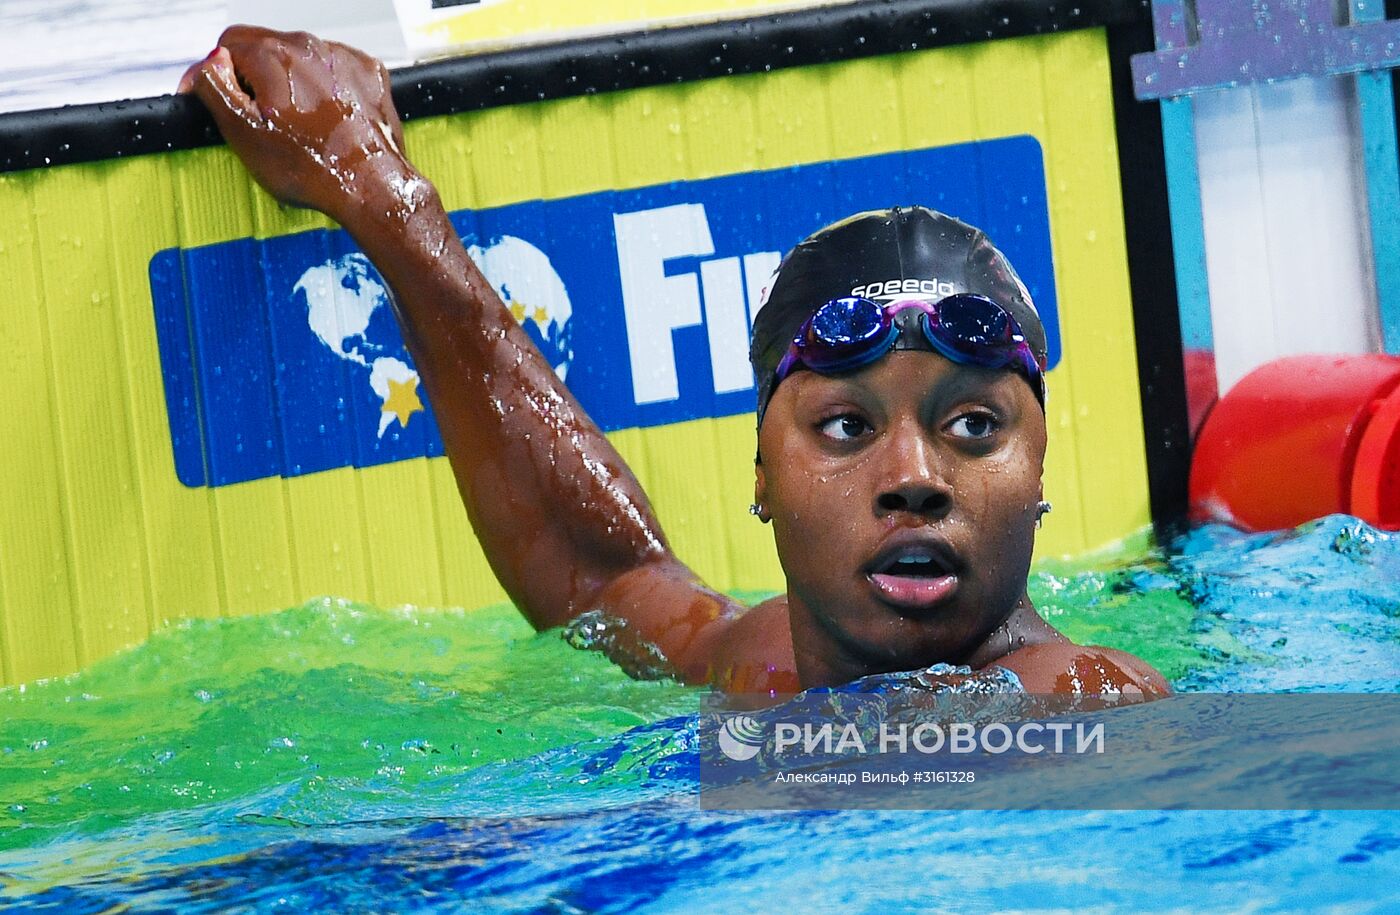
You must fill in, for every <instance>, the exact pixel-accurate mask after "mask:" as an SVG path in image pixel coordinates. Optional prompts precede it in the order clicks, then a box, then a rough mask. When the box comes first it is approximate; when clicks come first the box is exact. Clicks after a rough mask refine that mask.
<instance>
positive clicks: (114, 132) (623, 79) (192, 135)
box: [0, 0, 1149, 172]
mask: <svg viewBox="0 0 1400 915" xmlns="http://www.w3.org/2000/svg"><path fill="white" fill-rule="evenodd" d="M1148 20H1149V10H1148V5H1147V0H1060V2H1045V0H879V2H876V0H869V2H858V3H847V4H842V5H838V6H829V7H820V8H815V9H803V10H796V11H791V12H784V13H773V14H768V15H760V16H753V17H750V18H745V19H729V20H722V21H719V22H713V23H705V24H700V25H688V26H676V27H671V28H656V29H648V30H641V31H635V32H628V33H625V34H617V35H606V36H598V37H590V38H582V39H577V40H570V41H563V42H557V43H550V44H539V45H534V46H529V47H522V48H516V49H509V50H504V51H496V52H491V53H484V54H479V55H474V56H467V57H458V58H452V59H448V60H440V61H434V62H431V63H426V64H420V65H415V66H411V67H405V68H402V69H399V70H395V71H394V73H393V77H392V80H393V93H394V102H395V104H397V105H398V108H399V111H400V113H401V114H402V115H403V117H404V119H405V120H409V119H413V118H423V117H432V116H436V115H445V114H454V113H457V112H461V111H474V110H482V109H486V108H495V107H501V106H506V105H517V104H521V103H525V102H537V101H543V100H547V99H558V98H569V97H573V96H580V95H593V94H597V93H602V92H615V91H620V90H625V89H636V88H641V87H645V86H657V85H664V84H670V83H682V82H689V81H693V80H701V79H709V78H713V77H720V76H732V75H737V74H746V73H761V72H768V71H772V70H780V69H786V68H789V67H802V66H810V65H813V64H822V63H832V62H835V61H841V60H853V59H856V58H862V57H873V56H878V55H882V54H895V53H901V52H908V51H914V50H923V49H927V48H934V47H945V46H950V45H958V44H968V43H973V42H980V41H989V40H993V39H998V38H1014V37H1020V36H1025V35H1038V34H1044V33H1048V32H1059V31H1069V30H1074V29H1081V28H1095V27H1103V26H1121V25H1126V24H1131V23H1143V22H1147V21H1148ZM220 142H222V141H221V139H220V138H219V135H218V131H217V130H216V129H215V128H214V122H213V121H212V120H211V119H210V117H209V115H208V113H207V112H206V111H205V110H204V109H203V108H202V107H201V106H200V105H199V104H198V102H196V101H194V100H193V99H190V98H187V97H183V96H171V95H164V96H159V97H156V98H143V99H132V100H129V101H121V102H104V103H101V104H95V105H72V106H67V107H63V108H47V109H39V110H34V111H19V112H13V113H8V114H0V172H15V171H23V170H27V169H32V168H43V167H47V166H55V165H73V164H77V163H82V162H97V161H102V160H106V159H115V158H123V157H128V156H136V155H145V154H149V153H161V152H169V151H172V150H179V149H193V148H197V147H201V146H213V145H216V144H218V143H220Z"/></svg>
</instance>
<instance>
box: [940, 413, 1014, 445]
mask: <svg viewBox="0 0 1400 915" xmlns="http://www.w3.org/2000/svg"><path fill="white" fill-rule="evenodd" d="M1000 428H1001V423H999V422H998V421H997V418H996V416H995V415H994V414H992V413H988V412H986V411H984V410H973V411H971V412H968V413H964V414H962V415H961V416H959V417H958V418H956V419H954V420H953V421H952V422H951V423H949V424H948V431H949V432H951V433H952V434H953V436H954V437H956V438H972V439H978V438H989V437H991V436H992V435H995V434H996V432H997V430H998V429H1000Z"/></svg>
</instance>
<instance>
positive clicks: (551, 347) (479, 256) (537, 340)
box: [467, 235, 574, 381]
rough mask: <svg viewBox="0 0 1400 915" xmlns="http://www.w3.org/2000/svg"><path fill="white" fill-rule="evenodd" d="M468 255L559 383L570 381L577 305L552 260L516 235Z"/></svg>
mask: <svg viewBox="0 0 1400 915" xmlns="http://www.w3.org/2000/svg"><path fill="white" fill-rule="evenodd" d="M467 253H468V254H470V255H471V259H472V261H473V262H475V263H476V265H477V267H478V268H480V270H481V272H482V274H483V275H484V276H485V277H486V281H487V282H488V283H490V284H491V286H492V287H493V288H494V289H495V290H496V292H497V294H499V295H500V297H501V301H502V302H504V303H505V305H506V307H507V308H509V309H510V311H511V314H513V315H515V320H517V321H519V322H520V326H521V327H523V328H524V329H525V333H526V334H527V335H529V337H530V340H531V341H532V342H533V343H534V344H535V346H536V347H538V348H539V351H540V352H541V353H543V354H544V356H545V358H546V359H548V360H549V364H550V365H552V366H554V371H555V373H556V374H558V376H559V378H560V380H563V381H567V380H568V375H569V365H570V363H572V362H573V360H574V348H573V343H572V341H571V339H570V321H571V320H572V318H573V315H574V307H573V304H572V303H571V302H570V301H569V293H568V290H566V289H565V288H564V281H563V280H562V279H560V278H559V274H558V272H557V271H555V269H554V265H553V264H551V263H550V262H549V257H548V256H546V255H545V253H544V252H543V251H541V250H540V249H539V248H536V247H535V246H534V245H532V244H530V243H529V242H528V241H525V240H524V239H520V238H516V237H515V236H513V235H503V236H501V237H500V238H498V239H496V240H495V241H494V242H493V243H492V244H490V245H488V246H487V247H485V248H482V247H480V246H478V245H472V246H471V247H469V248H468V249H467Z"/></svg>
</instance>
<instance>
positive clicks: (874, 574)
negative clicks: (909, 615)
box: [867, 543, 958, 611]
mask: <svg viewBox="0 0 1400 915" xmlns="http://www.w3.org/2000/svg"><path fill="white" fill-rule="evenodd" d="M869 568H870V571H869V572H868V573H867V577H868V578H869V579H870V583H871V584H872V585H873V586H874V588H875V591H876V593H877V594H878V595H879V597H880V599H881V600H883V601H884V602H885V603H888V604H891V605H892V606H894V607H895V608H897V609H900V610H914V611H920V610H930V609H932V608H934V607H935V606H937V605H938V604H941V603H942V602H944V601H945V600H947V599H948V598H949V597H951V596H952V594H953V592H954V591H956V590H957V587H958V575H957V572H956V570H955V568H954V565H953V563H952V561H951V560H950V558H949V557H948V556H947V555H946V552H945V551H944V550H943V549H940V548H939V547H936V546H934V545H931V544H917V543H916V544H909V545H905V546H896V547H894V548H892V549H888V550H885V551H884V552H882V553H881V554H880V555H879V556H878V557H877V558H876V560H875V562H873V563H872V564H871V565H870V567H869Z"/></svg>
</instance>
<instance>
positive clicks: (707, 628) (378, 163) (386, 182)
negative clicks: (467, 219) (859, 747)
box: [181, 26, 738, 680]
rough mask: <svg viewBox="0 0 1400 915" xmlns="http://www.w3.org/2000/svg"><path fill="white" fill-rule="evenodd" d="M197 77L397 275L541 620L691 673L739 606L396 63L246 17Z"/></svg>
mask: <svg viewBox="0 0 1400 915" xmlns="http://www.w3.org/2000/svg"><path fill="white" fill-rule="evenodd" d="M219 45H220V46H219V48H218V49H216V51H215V52H214V53H213V54H212V55H210V57H209V58H208V59H206V60H205V61H203V62H201V63H200V64H197V65H196V66H195V67H192V68H191V69H190V71H189V73H187V74H186V76H185V79H184V80H183V81H182V83H181V90H182V91H192V92H194V94H196V95H197V96H198V97H199V98H200V100H201V101H203V102H204V104H205V105H206V106H207V107H208V108H209V110H210V111H211V112H212V113H213V115H214V119H215V121H216V122H217V123H218V126H219V129H220V131H221V132H222V133H223V135H224V137H225V139H226V140H227V141H228V143H229V145H230V146H231V147H232V148H233V149H234V151H235V152H236V153H237V154H238V155H239V156H240V158H242V160H243V162H244V163H245V164H246V165H247V167H248V169H249V170H250V171H251V172H252V174H253V176H254V177H255V178H256V179H257V181H258V182H259V183H260V184H261V185H262V186H263V187H265V188H266V189H267V190H268V191H269V192H270V193H272V194H273V196H275V197H276V198H277V199H278V200H280V201H282V202H284V203H289V204H294V205H297V206H306V207H312V208H315V209H317V210H320V211H321V212H323V213H325V214H327V215H328V216H330V217H331V218H333V219H335V220H336V221H337V222H339V223H340V224H341V225H343V226H344V227H345V228H346V229H347V230H348V231H349V232H350V234H351V236H353V237H354V239H355V241H356V242H357V243H358V244H359V245H360V247H361V248H362V249H363V250H364V252H365V253H366V254H367V255H368V256H369V258H370V260H371V261H373V262H374V264H375V266H376V267H377V268H378V269H379V271H380V273H381V274H382V275H383V276H384V278H385V279H386V280H387V281H388V284H389V287H390V289H391V290H392V293H393V302H394V309H395V312H396V314H397V316H398V319H399V324H400V327H401V328H402V329H403V333H404V338H405V342H406V343H407V344H408V348H409V351H410V352H411V353H412V354H413V359H414V362H415V363H416V365H417V368H418V370H419V373H420V375H421V377H422V379H423V382H424V384H425V385H426V387H427V391H428V395H429V397H430V398H431V400H432V405H433V410H434V412H435V413H436V415H437V420H438V426H439V428H440V430H441V433H442V438H443V442H444V444H445V446H446V451H447V455H448V457H449V459H450V460H451V462H452V469H453V473H454V474H455V475H456V478H457V485H458V488H459V489H460V491H461V493H462V499H463V501H464V502H465V503H466V507H467V513H468V515H469V517H470V518H471V522H472V526H473V528H474V529H475V531H476V534H477V537H478V538H479V540H480V541H481V544H482V547H483V548H484V550H485V553H486V557H487V559H488V560H489V561H490V563H491V568H492V569H493V570H494V571H495V573H496V577H497V578H498V579H500V581H501V583H502V585H504V586H505V589H506V591H507V593H509V594H510V596H511V599H512V600H514V601H515V603H516V605H517V606H518V607H519V608H520V610H521V612H522V613H524V614H525V616H526V617H527V618H528V619H529V620H530V622H531V623H533V624H534V625H535V626H537V627H541V628H544V627H549V626H555V625H559V624H561V623H563V622H565V621H567V620H568V619H570V618H571V617H573V616H575V615H577V614H578V613H581V612H583V611H586V610H590V609H594V608H600V609H604V610H607V611H610V612H613V613H615V614H617V615H619V616H622V617H624V618H627V619H628V620H629V621H630V622H632V623H633V624H635V628H636V631H637V633H638V634H639V635H640V636H642V637H643V638H645V639H646V640H647V641H650V642H653V643H655V644H657V645H658V646H659V647H660V648H661V649H662V651H663V652H664V653H665V654H666V655H667V657H668V658H669V659H670V660H671V661H672V663H674V664H676V665H677V666H678V667H680V668H681V669H682V671H683V673H685V675H686V676H687V678H688V679H695V680H703V679H708V678H709V677H710V676H711V673H710V670H709V668H710V664H709V659H710V656H711V653H710V646H709V643H710V642H712V641H713V637H714V635H715V633H716V630H717V628H719V627H717V626H716V625H714V624H715V623H717V622H720V621H722V620H725V619H727V618H729V617H730V616H732V615H733V613H734V612H735V611H736V610H737V609H738V608H737V607H736V605H735V604H734V602H733V601H731V600H730V599H728V598H727V597H724V596H723V595H719V594H716V593H715V592H713V591H710V590H709V589H707V588H705V587H703V586H702V585H701V584H700V583H699V582H698V581H696V579H695V577H694V576H693V574H691V573H690V572H689V570H688V569H686V568H685V567H684V566H683V565H681V563H680V562H679V561H677V560H676V559H675V557H674V556H673V555H672V553H671V551H670V549H669V547H668V546H667V544H666V540H665V537H664V536H663V535H662V532H661V528H660V527H659V526H658V524H657V522H656V518H655V516H654V515H653V513H652V509H651V506H650V505H649V504H648V502H647V498H646V495H645V494H644V493H643V492H642V489H641V486H640V485H639V484H638V483H637V480H636V478H635V477H634V476H633V475H632V473H631V471H630V470H629V469H628V468H627V465H626V464H625V463H624V462H623V461H622V458H621V457H620V456H619V455H618V454H617V452H616V451H615V450H614V449H613V447H612V445H611V444H610V443H609V442H608V440H607V439H606V438H605V437H604V436H603V434H602V433H601V432H600V431H599V430H598V428H597V426H595V425H594V424H593V422H592V420H590V419H589V418H588V416H587V415H586V414H585V413H584V411H583V410H582V409H581V408H580V407H579V405H578V404H577V403H576V402H575V400H574V398H573V396H572V395H571V394H570V393H569V391H568V389H567V388H565V387H564V385H563V384H562V383H561V382H560V380H559V379H558V377H557V376H556V375H555V373H554V371H553V369H552V368H551V367H550V365H549V363H548V362H547V361H546V360H545V359H544V357H543V356H542V355H541V354H540V353H539V352H538V351H537V350H536V349H535V347H534V346H533V344H532V343H531V342H530V340H529V338H528V337H527V336H526V335H525V333H524V331H523V330H522V329H521V328H520V326H519V324H518V323H517V322H516V321H515V319H514V317H513V316H512V315H511V313H510V311H509V310H508V309H507V308H506V307H505V306H504V305H503V304H502V302H501V300H500V298H499V297H498V296H497V295H496V293H495V291H494V290H493V289H492V288H491V285H490V284H489V283H488V282H487V281H486V279H485V278H484V277H483V276H482V274H481V272H480V271H479V270H478V269H477V268H476V266H475V265H474V264H473V263H472V261H471V259H470V258H469V257H468V256H467V253H466V251H465V250H464V248H463V246H462V243H461V240H460V239H459V238H458V237H457V234H456V232H455V231H454V229H453V228H452V225H451V223H450V222H449V221H448V217H447V214H446V212H445V211H444V209H443V206H442V203H441V201H440V200H439V198H438V194H437V191H436V190H435V189H434V187H433V186H432V184H431V183H429V182H428V181H427V180H426V179H425V178H424V177H423V176H422V175H420V174H419V173H418V172H417V170H416V169H415V168H414V167H413V166H412V165H411V164H410V163H409V161H408V159H407V157H406V156H405V154H404V143H403V133H402V128H401V126H400V123H399V118H398V115H397V113H396V112H395V110H394V106H393V102H392V100H391V98H390V96H389V80H388V74H387V73H386V71H385V70H384V67H383V65H381V64H380V63H379V62H378V61H376V60H374V59H373V58H371V57H369V56H368V55H365V54H363V53H362V52H360V51H357V50H355V49H353V48H349V47H346V46H344V45H340V44H336V43H334V42H325V41H321V40H320V39H317V38H315V37H314V36H311V35H307V34H304V33H295V34H282V33H275V32H269V31H267V30H265V29H257V28H251V27H247V26H235V27H233V28H231V29H229V30H228V31H226V32H225V33H224V35H223V36H222V37H221V38H220V40H219Z"/></svg>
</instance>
